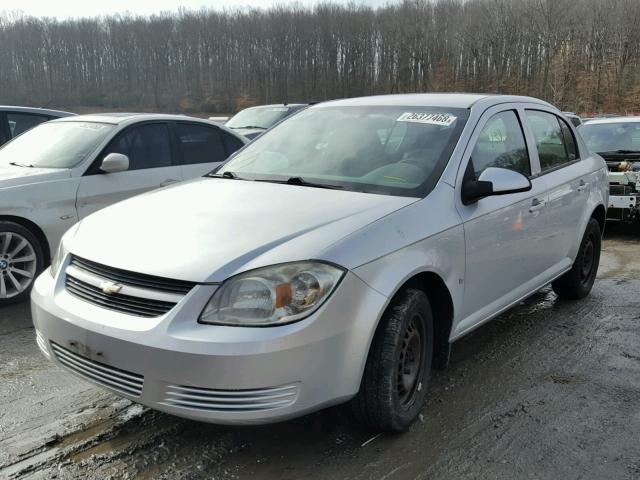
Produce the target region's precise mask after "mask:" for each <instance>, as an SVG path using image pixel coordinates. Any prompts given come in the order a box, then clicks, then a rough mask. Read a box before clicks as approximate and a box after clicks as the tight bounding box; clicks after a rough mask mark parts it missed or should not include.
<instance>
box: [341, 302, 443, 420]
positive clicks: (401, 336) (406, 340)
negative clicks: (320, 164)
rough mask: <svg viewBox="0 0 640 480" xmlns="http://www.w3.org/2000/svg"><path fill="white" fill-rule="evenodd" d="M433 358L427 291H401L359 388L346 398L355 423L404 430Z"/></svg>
mask: <svg viewBox="0 0 640 480" xmlns="http://www.w3.org/2000/svg"><path fill="white" fill-rule="evenodd" d="M432 359H433V317H432V313H431V305H430V304H429V299H428V297H427V295H426V294H425V293H424V292H422V291H421V290H417V289H406V290H404V291H402V292H400V294H399V295H398V296H397V298H396V299H394V301H393V303H392V304H391V305H389V307H388V308H387V310H386V312H385V313H384V315H383V317H382V319H381V320H380V325H379V327H378V330H377V331H376V334H375V336H374V338H373V342H372V344H371V349H370V351H369V356H368V358H367V364H366V366H365V371H364V374H363V377H362V381H361V384H360V391H359V392H358V394H357V395H356V397H355V398H354V399H353V400H352V407H353V410H354V413H355V415H356V417H357V418H358V420H359V421H361V422H362V423H364V424H366V425H369V426H370V427H373V428H374V429H376V430H381V431H386V432H404V431H406V430H407V429H408V428H409V427H410V426H411V424H412V423H413V422H414V421H415V420H416V418H417V417H418V414H419V413H420V410H421V409H422V407H423V405H424V401H425V397H426V395H427V387H428V382H429V377H430V374H431V364H432Z"/></svg>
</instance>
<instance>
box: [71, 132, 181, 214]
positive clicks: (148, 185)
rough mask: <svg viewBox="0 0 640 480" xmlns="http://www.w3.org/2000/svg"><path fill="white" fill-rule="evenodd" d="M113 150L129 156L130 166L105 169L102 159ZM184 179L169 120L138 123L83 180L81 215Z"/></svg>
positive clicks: (115, 142) (122, 134) (113, 144)
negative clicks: (114, 169) (116, 169)
mask: <svg viewBox="0 0 640 480" xmlns="http://www.w3.org/2000/svg"><path fill="white" fill-rule="evenodd" d="M110 153H122V154H124V155H127V157H129V170H127V171H124V172H117V173H103V172H101V171H100V169H99V166H100V162H101V161H102V159H103V158H104V157H106V156H107V155H108V154H110ZM181 180H182V171H181V169H180V166H179V165H177V164H175V162H174V161H173V155H172V149H171V137H170V133H169V127H168V125H167V124H166V123H150V124H142V125H135V126H132V127H129V128H127V129H126V130H124V131H123V132H122V133H120V134H118V135H117V136H116V137H115V138H114V140H113V141H111V143H110V144H109V145H108V146H107V147H106V148H105V150H104V151H103V152H102V153H101V154H100V156H99V157H98V159H97V161H96V163H95V164H94V165H93V166H92V167H91V168H90V169H89V170H88V171H87V172H86V174H85V175H84V176H83V177H82V179H81V180H80V186H79V188H78V195H77V202H76V205H77V209H78V216H79V217H80V218H81V219H82V218H84V217H86V216H87V215H90V214H91V213H93V212H95V211H97V210H100V209H102V208H104V207H107V206H109V205H111V204H113V203H116V202H119V201H121V200H124V199H126V198H129V197H133V196H134V195H138V194H140V193H144V192H146V191H149V190H153V189H155V188H159V187H162V186H166V185H169V184H171V183H174V182H178V181H181Z"/></svg>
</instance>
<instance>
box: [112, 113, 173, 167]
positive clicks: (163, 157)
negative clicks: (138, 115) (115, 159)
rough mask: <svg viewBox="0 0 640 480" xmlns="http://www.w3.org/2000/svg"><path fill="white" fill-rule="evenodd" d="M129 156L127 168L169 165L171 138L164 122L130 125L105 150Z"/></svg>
mask: <svg viewBox="0 0 640 480" xmlns="http://www.w3.org/2000/svg"><path fill="white" fill-rule="evenodd" d="M110 153H122V154H123V155H126V156H127V157H129V170H144V169H147V168H159V167H169V166H171V139H170V137H169V127H168V126H167V125H166V124H165V123H153V124H146V125H138V126H135V127H130V128H128V129H127V130H125V131H124V133H121V134H120V135H119V136H118V137H116V139H115V140H114V141H113V142H111V144H110V145H109V146H108V147H107V149H106V150H105V153H104V154H103V158H104V157H105V156H107V155H108V154H110Z"/></svg>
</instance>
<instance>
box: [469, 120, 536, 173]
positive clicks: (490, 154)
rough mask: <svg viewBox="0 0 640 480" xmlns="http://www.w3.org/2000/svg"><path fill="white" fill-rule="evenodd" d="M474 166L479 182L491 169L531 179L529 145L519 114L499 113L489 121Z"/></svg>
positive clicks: (475, 150)
mask: <svg viewBox="0 0 640 480" xmlns="http://www.w3.org/2000/svg"><path fill="white" fill-rule="evenodd" d="M471 162H472V163H473V171H474V173H475V177H476V179H477V178H479V177H480V174H481V173H482V172H484V171H485V170H486V169H487V168H489V167H499V168H506V169H508V170H514V171H516V172H519V173H521V174H523V175H525V176H527V177H529V176H531V165H530V162H529V153H528V152H527V144H526V143H525V140H524V134H523V133H522V127H521V126H520V121H519V120H518V116H517V115H516V112H515V111H513V110H508V111H506V112H500V113H497V114H495V115H494V116H493V117H491V118H490V119H489V120H488V121H487V123H486V124H485V126H484V128H483V129H482V131H481V132H480V136H479V137H478V141H477V143H476V146H475V147H474V149H473V153H472V154H471Z"/></svg>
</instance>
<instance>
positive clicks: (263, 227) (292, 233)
mask: <svg viewBox="0 0 640 480" xmlns="http://www.w3.org/2000/svg"><path fill="white" fill-rule="evenodd" d="M416 200H417V199H416V198H409V197H393V196H389V195H376V194H367V193H359V192H349V191H339V190H329V189H320V188H311V187H302V186H296V185H283V184H273V183H261V182H251V181H243V180H228V179H214V178H201V179H196V180H192V181H189V182H185V183H182V184H178V185H176V186H172V187H168V188H165V189H161V190H156V191H153V192H150V193H147V194H144V195H141V196H139V197H135V198H132V199H129V200H126V201H124V202H121V203H118V204H116V205H113V206H111V207H109V208H106V209H104V210H102V211H100V212H97V213H95V214H93V215H91V216H89V217H87V218H86V219H85V220H83V221H82V222H81V224H80V226H79V228H77V229H76V230H75V233H74V234H73V236H71V237H70V238H67V239H66V240H65V246H66V247H67V248H68V249H69V250H70V251H71V252H72V253H74V254H76V255H78V256H80V257H84V258H86V259H88V260H92V261H95V262H98V263H102V264H104V265H108V266H112V267H116V268H121V269H124V270H129V271H133V272H138V273H146V274H149V275H156V276H160V277H166V278H174V279H180V280H188V281H194V282H221V281H223V280H225V279H226V278H228V277H230V276H232V275H234V274H236V273H239V272H242V271H246V270H250V269H253V268H258V267H262V266H266V265H273V264H277V263H283V262H290V261H297V260H308V259H323V260H327V261H331V258H323V257H322V252H323V251H325V250H327V247H329V246H330V245H332V244H334V243H336V242H338V241H339V240H341V239H342V238H344V237H345V236H347V235H349V234H351V233H353V232H354V231H356V230H358V229H360V228H362V227H364V226H366V225H368V224H370V223H372V222H375V221H376V220H378V219H380V218H381V217H383V216H385V215H388V214H389V213H391V212H394V211H396V210H398V209H400V208H402V207H404V206H406V205H409V204H411V203H413V202H415V201H416ZM343 266H345V267H347V268H351V267H353V266H350V265H343ZM354 266H355V265H354Z"/></svg>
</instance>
